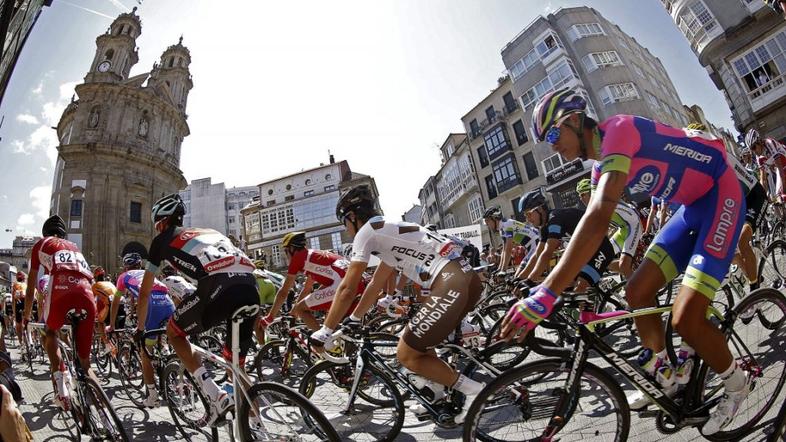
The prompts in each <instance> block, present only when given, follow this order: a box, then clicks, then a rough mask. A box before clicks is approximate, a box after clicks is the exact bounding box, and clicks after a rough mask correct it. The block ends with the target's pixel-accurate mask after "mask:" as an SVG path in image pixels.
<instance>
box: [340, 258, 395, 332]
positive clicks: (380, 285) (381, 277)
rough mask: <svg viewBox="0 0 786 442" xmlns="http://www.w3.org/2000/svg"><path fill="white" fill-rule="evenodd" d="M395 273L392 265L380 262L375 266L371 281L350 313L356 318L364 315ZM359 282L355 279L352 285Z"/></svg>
mask: <svg viewBox="0 0 786 442" xmlns="http://www.w3.org/2000/svg"><path fill="white" fill-rule="evenodd" d="M353 264H354V263H353ZM395 274H396V271H395V269H394V268H393V267H391V266H389V265H387V264H385V263H384V262H380V263H379V266H377V270H375V271H374V276H372V277H371V282H370V283H369V284H368V285H367V286H366V290H364V291H363V296H362V297H361V298H360V302H359V303H358V305H357V307H355V311H353V312H352V315H354V316H355V317H356V318H362V317H363V315H365V314H366V312H368V310H369V309H370V308H371V307H372V306H373V305H374V304H375V303H376V302H377V298H378V296H379V293H380V292H381V291H382V289H384V288H385V285H386V283H387V282H388V280H389V279H390V277H391V275H395ZM345 280H346V279H345ZM342 282H343V281H342ZM359 282H360V280H359V279H358V281H356V282H355V284H354V285H353V286H352V287H357V286H358V283H359ZM339 289H340V288H339ZM331 310H332V308H331ZM345 311H346V310H345Z"/></svg>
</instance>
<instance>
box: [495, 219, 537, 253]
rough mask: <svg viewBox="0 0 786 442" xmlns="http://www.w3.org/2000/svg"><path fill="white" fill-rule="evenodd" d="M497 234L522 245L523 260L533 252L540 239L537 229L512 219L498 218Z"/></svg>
mask: <svg viewBox="0 0 786 442" xmlns="http://www.w3.org/2000/svg"><path fill="white" fill-rule="evenodd" d="M499 234H500V236H502V237H503V238H505V239H508V238H511V239H512V240H513V242H514V243H516V244H521V245H522V246H524V249H525V253H524V262H526V261H527V260H528V259H529V257H530V256H532V254H533V253H534V252H535V249H536V248H537V247H538V241H539V239H540V235H539V234H538V229H536V228H535V227H533V226H531V225H529V224H525V223H522V222H519V221H516V220H514V219H503V220H500V222H499Z"/></svg>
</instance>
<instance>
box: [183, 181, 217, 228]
mask: <svg viewBox="0 0 786 442" xmlns="http://www.w3.org/2000/svg"><path fill="white" fill-rule="evenodd" d="M180 199H182V200H183V204H185V206H186V214H185V216H184V217H183V226H185V227H201V228H206V229H213V230H216V231H218V232H221V233H222V234H225V235H226V233H227V215H226V213H227V212H226V187H225V186H224V183H217V184H213V183H212V179H211V178H200V179H197V180H193V181H191V184H189V185H188V186H187V187H186V188H185V189H183V190H181V191H180Z"/></svg>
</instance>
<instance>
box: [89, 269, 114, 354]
mask: <svg viewBox="0 0 786 442" xmlns="http://www.w3.org/2000/svg"><path fill="white" fill-rule="evenodd" d="M93 279H95V281H96V282H95V284H93V287H92V289H93V296H94V297H95V300H96V326H97V327H96V332H97V333H98V335H99V336H100V337H101V342H102V343H103V345H104V348H103V350H102V353H103V354H107V353H109V352H110V351H112V348H111V345H110V344H109V340H108V339H107V338H106V333H105V327H106V326H107V325H109V324H108V322H109V321H107V319H109V310H110V309H111V307H112V302H113V300H114V299H115V297H119V296H121V294H120V293H119V292H118V291H117V288H116V287H115V285H114V284H112V283H111V282H109V281H107V280H106V271H105V270H104V268H103V267H101V266H98V267H96V268H94V269H93Z"/></svg>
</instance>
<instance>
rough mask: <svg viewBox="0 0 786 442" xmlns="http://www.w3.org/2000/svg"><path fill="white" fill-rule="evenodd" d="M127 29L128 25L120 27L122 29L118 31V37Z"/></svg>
mask: <svg viewBox="0 0 786 442" xmlns="http://www.w3.org/2000/svg"><path fill="white" fill-rule="evenodd" d="M125 28H126V25H120V28H119V29H118V30H117V35H120V34H122V33H123V30H125Z"/></svg>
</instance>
